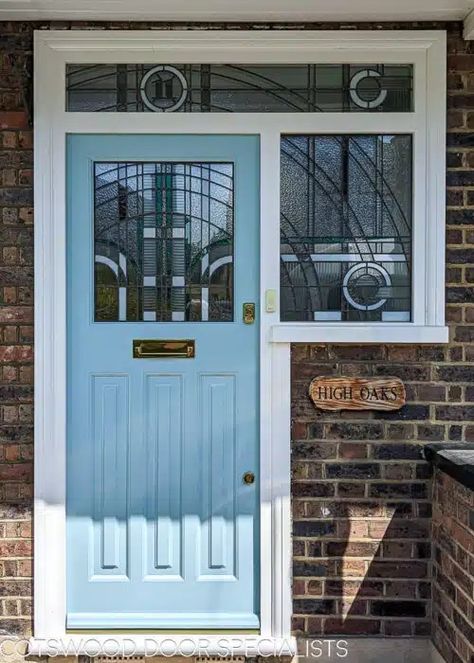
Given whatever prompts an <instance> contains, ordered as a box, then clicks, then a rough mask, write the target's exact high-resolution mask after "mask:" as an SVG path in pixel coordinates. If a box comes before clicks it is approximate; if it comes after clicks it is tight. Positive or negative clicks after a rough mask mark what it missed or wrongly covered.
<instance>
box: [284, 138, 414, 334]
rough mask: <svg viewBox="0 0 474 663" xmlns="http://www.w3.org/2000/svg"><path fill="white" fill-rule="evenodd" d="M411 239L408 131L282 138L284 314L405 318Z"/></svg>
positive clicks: (317, 318)
mask: <svg viewBox="0 0 474 663" xmlns="http://www.w3.org/2000/svg"><path fill="white" fill-rule="evenodd" d="M411 237H412V140H411V136H407V135H390V136H388V135H368V136H284V137H282V141H281V318H282V320H286V321H379V322H380V321H381V322H407V321H410V320H411Z"/></svg>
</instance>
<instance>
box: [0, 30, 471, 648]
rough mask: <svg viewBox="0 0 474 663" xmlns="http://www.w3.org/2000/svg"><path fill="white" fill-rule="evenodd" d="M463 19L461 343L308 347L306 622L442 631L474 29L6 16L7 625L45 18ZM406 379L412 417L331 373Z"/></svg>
mask: <svg viewBox="0 0 474 663" xmlns="http://www.w3.org/2000/svg"><path fill="white" fill-rule="evenodd" d="M51 27H53V28H56V29H58V28H63V29H69V28H70V27H74V28H84V29H88V28H94V29H102V28H105V27H112V28H116V29H127V28H130V27H132V28H136V29H148V28H160V29H163V28H170V29H172V28H173V27H177V28H180V27H181V28H182V27H193V28H196V29H204V28H210V29H223V28H226V27H231V28H233V29H238V28H242V29H253V28H260V29H279V30H284V29H288V28H292V29H295V28H298V29H331V30H333V29H334V30H337V29H340V28H348V29H359V28H364V29H367V28H369V29H386V28H389V29H397V28H404V29H406V28H413V29H437V28H439V29H446V28H447V29H448V30H449V39H448V42H449V56H448V69H449V73H448V87H449V113H448V134H447V143H448V148H447V157H448V176H447V177H448V180H447V186H448V189H447V193H448V225H447V243H448V249H447V257H448V266H447V287H446V297H447V317H448V320H449V325H450V338H451V340H450V344H449V345H448V346H427V347H422V346H365V347H356V346H329V345H328V346H319V345H312V346H309V345H308V346H306V345H305V346H300V345H295V346H293V348H292V373H293V378H292V391H293V397H292V418H293V435H292V438H293V441H292V449H293V463H292V473H293V520H294V522H293V527H294V612H295V617H294V624H293V626H294V630H295V633H303V634H306V635H311V634H312V635H317V636H320V635H321V634H326V635H333V634H344V635H350V634H356V635H359V634H361V635H373V636H386V637H387V636H418V635H419V636H423V635H427V634H429V632H430V620H431V617H430V609H431V600H430V593H431V576H432V572H431V565H432V564H431V547H430V533H429V532H430V525H431V477H430V468H429V467H428V465H427V464H426V463H425V462H424V461H423V459H422V455H421V452H422V448H423V445H424V444H425V443H426V442H431V441H437V440H451V441H453V442H457V441H460V440H466V441H474V384H473V361H474V297H473V283H474V221H473V219H474V140H473V138H472V135H473V134H472V129H473V128H474V73H473V71H474V66H473V64H474V47H473V46H472V44H471V43H468V42H464V41H463V39H462V36H461V35H462V26H461V25H460V24H457V23H454V24H445V23H429V24H428V23H410V24H383V25H378V24H358V25H352V24H351V25H341V24H320V23H312V24H298V25H295V24H273V25H270V24H265V25H263V24H258V25H256V24H240V25H237V26H236V25H232V26H226V25H223V24H195V25H193V26H187V25H186V24H175V25H173V26H171V25H164V24H162V23H154V24H151V23H136V24H128V23H123V22H122V23H114V24H96V23H74V24H70V23H57V22H56V23H41V24H40V23H3V24H1V23H0V35H1V37H2V38H1V41H0V223H1V234H0V305H1V306H0V371H1V373H0V379H1V381H0V634H1V633H19V634H28V633H30V632H31V628H32V621H31V620H32V618H31V573H32V572H31V555H32V551H31V546H32V540H31V532H30V531H29V529H28V526H31V510H32V463H33V446H32V443H33V427H32V406H33V372H32V359H33V354H32V353H33V346H32V323H33V308H32V304H33V296H32V288H33V234H32V232H33V200H32V197H33V196H32V169H33V144H32V130H31V126H30V122H29V120H30V118H31V96H32V95H31V78H32V64H31V63H32V34H33V29H36V28H43V29H49V28H51ZM323 373H327V374H331V375H332V374H346V375H347V374H348V375H367V374H368V375H387V374H393V375H398V376H399V377H401V378H402V379H404V380H405V382H406V384H407V393H408V404H407V406H406V407H405V408H404V409H403V410H402V411H401V412H399V413H389V414H381V413H379V414H373V413H359V414H355V413H352V414H350V413H349V414H348V413H341V414H339V415H335V414H328V413H326V414H322V413H318V412H317V411H316V410H315V409H314V407H313V405H312V404H311V403H310V401H309V399H308V396H307V389H308V384H309V381H310V379H311V378H312V377H314V376H315V375H317V374H323Z"/></svg>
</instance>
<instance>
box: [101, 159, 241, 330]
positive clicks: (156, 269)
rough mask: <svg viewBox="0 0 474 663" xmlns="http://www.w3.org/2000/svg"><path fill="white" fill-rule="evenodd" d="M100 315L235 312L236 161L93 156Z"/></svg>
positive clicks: (215, 317) (173, 316)
mask: <svg viewBox="0 0 474 663" xmlns="http://www.w3.org/2000/svg"><path fill="white" fill-rule="evenodd" d="M94 170H95V173H94V174H95V177H94V192H95V205H94V253H95V320H96V321H97V322H105V321H155V320H156V321H160V322H166V321H174V322H179V321H185V320H186V321H203V322H204V321H209V322H217V321H231V320H232V319H233V223H234V213H233V186H234V184H233V183H234V179H233V164H231V163H168V162H159V163H123V162H114V163H95V165H94Z"/></svg>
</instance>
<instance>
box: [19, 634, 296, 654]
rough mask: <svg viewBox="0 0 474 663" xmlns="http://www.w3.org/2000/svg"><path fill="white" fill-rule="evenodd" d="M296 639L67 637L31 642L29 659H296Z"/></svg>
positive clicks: (231, 635) (153, 635) (176, 636)
mask: <svg viewBox="0 0 474 663" xmlns="http://www.w3.org/2000/svg"><path fill="white" fill-rule="evenodd" d="M295 654H296V639H295V638H294V637H292V636H290V635H288V637H287V638H272V637H264V636H262V635H251V634H245V633H232V632H229V633H220V634H213V635H209V634H206V633H202V634H191V635H186V634H184V633H177V634H172V633H169V634H153V633H149V634H148V633H147V634H146V635H136V634H130V635H128V634H126V633H124V634H122V633H121V634H120V635H118V634H116V633H113V632H111V633H108V634H104V633H93V632H91V633H81V634H78V633H67V634H60V635H52V636H48V637H45V638H39V637H34V638H31V639H30V641H29V647H28V655H29V656H68V655H69V656H81V655H83V656H92V657H94V656H107V655H108V656H120V657H122V656H166V657H173V656H186V657H191V656H230V655H233V656H246V657H255V656H276V657H280V656H292V657H293V656H294V655H295Z"/></svg>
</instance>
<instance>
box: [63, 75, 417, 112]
mask: <svg viewBox="0 0 474 663" xmlns="http://www.w3.org/2000/svg"><path fill="white" fill-rule="evenodd" d="M66 79H67V83H66V86H67V104H66V109H67V111H83V112H87V111H89V112H90V111H94V112H150V111H152V112H157V113H161V112H188V113H194V112H198V113H206V112H207V113H227V112H228V113H252V112H260V113H314V112H350V113H354V112H382V113H383V112H385V113H387V112H391V113H394V112H398V113H400V112H410V111H412V110H413V65H410V64H373V63H372V64H186V65H183V64H178V65H177V64H162V63H160V64H92V65H90V64H68V65H67V69H66Z"/></svg>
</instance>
